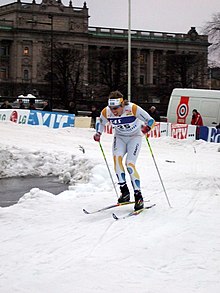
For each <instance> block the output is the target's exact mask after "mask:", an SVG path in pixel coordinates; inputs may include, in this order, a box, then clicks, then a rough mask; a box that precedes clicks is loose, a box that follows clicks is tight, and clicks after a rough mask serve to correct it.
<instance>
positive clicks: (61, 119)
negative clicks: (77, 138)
mask: <svg viewBox="0 0 220 293" xmlns="http://www.w3.org/2000/svg"><path fill="white" fill-rule="evenodd" d="M28 124H30V125H45V126H48V127H50V128H63V127H73V126H74V124H75V115H74V114H65V113H60V112H45V111H36V110H30V115H29V119H28Z"/></svg>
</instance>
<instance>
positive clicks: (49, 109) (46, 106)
mask: <svg viewBox="0 0 220 293" xmlns="http://www.w3.org/2000/svg"><path fill="white" fill-rule="evenodd" d="M42 111H48V112H51V111H52V109H51V107H50V105H49V102H48V101H47V100H45V101H44V107H43V109H42Z"/></svg>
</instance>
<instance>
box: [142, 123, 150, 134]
mask: <svg viewBox="0 0 220 293" xmlns="http://www.w3.org/2000/svg"><path fill="white" fill-rule="evenodd" d="M150 130H151V128H150V126H148V125H143V126H142V127H141V131H142V132H143V134H146V133H148V132H149V131H150Z"/></svg>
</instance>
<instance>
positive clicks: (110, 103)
mask: <svg viewBox="0 0 220 293" xmlns="http://www.w3.org/2000/svg"><path fill="white" fill-rule="evenodd" d="M122 102H123V98H118V99H109V100H108V106H109V107H114V106H121V103H122Z"/></svg>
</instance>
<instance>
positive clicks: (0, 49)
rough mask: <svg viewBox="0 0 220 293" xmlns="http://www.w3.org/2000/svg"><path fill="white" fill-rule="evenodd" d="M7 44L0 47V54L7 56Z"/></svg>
mask: <svg viewBox="0 0 220 293" xmlns="http://www.w3.org/2000/svg"><path fill="white" fill-rule="evenodd" d="M8 53H9V50H8V46H2V47H0V56H8V55H9V54H8Z"/></svg>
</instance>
